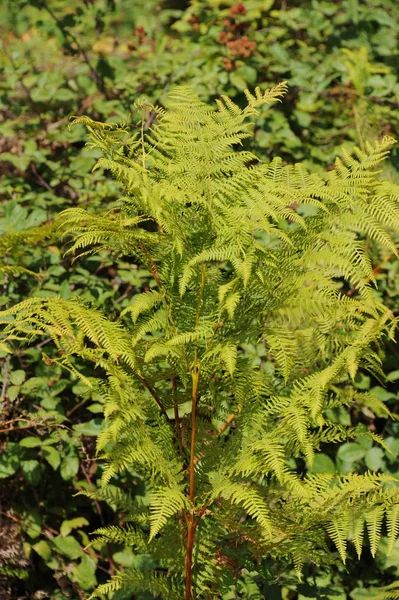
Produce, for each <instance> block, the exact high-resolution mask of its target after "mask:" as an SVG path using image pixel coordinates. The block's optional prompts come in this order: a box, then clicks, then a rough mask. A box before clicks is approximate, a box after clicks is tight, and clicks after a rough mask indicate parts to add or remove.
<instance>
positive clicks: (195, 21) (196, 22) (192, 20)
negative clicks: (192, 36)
mask: <svg viewBox="0 0 399 600" xmlns="http://www.w3.org/2000/svg"><path fill="white" fill-rule="evenodd" d="M188 22H189V23H190V24H191V27H192V28H193V29H196V30H197V29H199V26H200V22H199V20H198V17H196V16H195V15H191V17H190V18H189V19H188Z"/></svg>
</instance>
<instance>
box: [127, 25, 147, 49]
mask: <svg viewBox="0 0 399 600" xmlns="http://www.w3.org/2000/svg"><path fill="white" fill-rule="evenodd" d="M146 37H147V32H146V30H145V29H144V27H143V26H142V25H139V26H138V27H136V29H134V30H133V38H134V41H133V42H131V43H130V44H128V48H129V50H136V49H137V48H139V47H140V46H141V45H142V43H143V42H145V40H146Z"/></svg>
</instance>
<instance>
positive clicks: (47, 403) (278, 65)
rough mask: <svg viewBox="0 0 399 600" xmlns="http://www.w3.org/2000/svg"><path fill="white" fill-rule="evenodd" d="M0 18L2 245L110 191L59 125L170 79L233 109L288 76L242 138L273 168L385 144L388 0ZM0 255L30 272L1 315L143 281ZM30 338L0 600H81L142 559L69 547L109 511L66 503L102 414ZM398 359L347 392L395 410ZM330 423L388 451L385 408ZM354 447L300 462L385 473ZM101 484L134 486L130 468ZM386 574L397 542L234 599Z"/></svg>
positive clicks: (394, 78)
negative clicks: (31, 303) (251, 91)
mask: <svg viewBox="0 0 399 600" xmlns="http://www.w3.org/2000/svg"><path fill="white" fill-rule="evenodd" d="M0 23H1V38H2V40H3V43H2V50H1V54H0V90H1V92H0V115H1V116H0V174H1V181H0V194H1V208H0V232H2V233H4V232H7V233H15V240H18V239H19V238H18V236H19V235H20V234H21V232H22V231H25V230H27V229H31V228H35V227H37V226H45V225H46V224H48V223H50V222H51V220H52V219H53V216H54V215H55V214H56V213H57V212H59V210H60V209H62V208H66V207H68V206H76V205H79V206H84V207H86V208H90V207H93V209H94V208H95V207H96V206H98V205H99V204H100V203H101V202H103V201H104V199H106V200H107V202H108V204H110V203H112V200H113V199H115V200H116V199H117V197H118V193H119V190H118V187H117V184H115V183H114V182H112V181H111V180H109V179H107V178H105V177H104V175H103V173H102V172H101V171H96V172H95V173H94V174H92V173H91V169H92V167H93V165H94V162H95V160H96V158H97V157H98V155H97V154H96V152H95V151H89V150H82V148H83V145H84V142H85V139H86V134H85V132H84V130H83V128H81V127H79V126H77V127H74V128H73V129H71V130H69V129H68V121H69V117H70V116H71V115H82V114H87V115H89V116H90V117H92V118H93V119H97V120H111V121H121V120H126V119H129V118H130V117H129V115H130V113H131V112H132V110H133V102H134V101H136V100H137V99H138V97H143V98H145V97H146V98H149V99H150V100H152V101H157V102H159V103H162V102H163V100H164V98H165V95H166V93H167V91H168V90H169V89H170V87H171V86H172V85H174V84H176V83H189V84H190V85H191V86H192V87H193V89H194V91H196V92H197V93H198V94H199V95H200V97H201V98H202V99H204V100H211V99H213V98H214V97H215V96H218V95H220V94H223V93H227V94H228V95H229V96H230V97H231V98H232V99H233V100H234V101H235V102H237V103H240V102H241V101H242V100H243V98H244V96H243V90H244V89H245V88H246V87H250V88H253V87H254V86H255V85H261V86H262V87H270V86H272V85H274V84H275V83H276V82H277V81H281V80H287V81H288V85H289V93H288V95H287V96H286V97H285V99H284V101H283V103H282V104H281V106H279V107H277V108H275V109H274V110H273V111H268V110H267V109H264V110H263V109H262V111H261V114H260V117H259V118H258V120H257V122H256V124H255V127H254V131H253V136H252V138H251V139H250V140H249V141H248V145H249V146H252V147H256V148H257V153H258V154H261V155H263V158H264V159H266V160H269V158H270V159H271V158H272V157H273V155H275V154H279V155H280V156H282V157H283V158H284V159H285V160H287V162H291V163H292V162H295V161H299V160H301V161H305V163H306V164H307V165H309V166H312V168H313V169H315V168H316V169H320V170H324V169H329V168H331V165H332V163H333V160H334V158H335V156H336V154H337V153H339V148H340V147H341V146H345V147H351V146H353V144H354V143H356V144H357V145H359V146H360V147H362V146H363V145H364V143H365V141H367V140H368V139H375V138H380V137H381V136H382V135H385V134H387V133H389V134H391V135H394V136H398V128H399V123H398V121H399V117H398V115H399V111H398V108H399V103H398V97H399V82H398V70H397V65H398V64H399V63H398V54H399V49H398V39H399V5H398V4H397V2H395V1H394V0H363V1H362V0H342V1H341V0H337V1H335V2H334V1H317V0H314V1H313V2H310V1H308V0H306V1H299V0H298V1H295V0H293V1H291V0H289V1H286V2H280V1H279V0H277V1H274V2H273V0H248V1H245V2H243V3H237V2H230V1H226V2H223V3H222V2H218V1H217V0H203V1H202V0H200V1H192V2H191V3H183V2H172V1H171V0H170V1H165V2H162V1H159V0H149V1H147V2H144V1H141V0H139V1H136V2H134V3H133V2H124V1H123V0H86V1H85V2H77V1H75V0H69V1H68V2H67V1H66V0H48V1H46V0H43V1H40V0H31V1H21V0H9V2H7V1H5V2H2V3H1V5H0ZM134 117H135V115H134V114H133V115H132V116H131V118H132V120H133V121H134ZM148 125H150V123H148V124H147V126H148ZM398 169H399V154H398V150H397V149H396V150H395V149H394V151H393V153H392V156H391V164H390V167H389V169H388V171H387V172H386V173H385V174H384V175H385V177H388V178H390V179H392V180H393V181H398V179H399V175H398ZM24 236H25V239H26V234H24ZM31 236H32V239H34V230H32V233H31ZM9 250H10V249H9V247H8V246H7V244H6V243H2V240H1V238H0V252H1V254H2V259H3V261H4V264H6V265H8V266H12V265H13V264H14V263H15V264H16V263H18V264H19V265H23V266H25V267H26V269H28V270H29V271H32V272H33V273H34V274H36V277H35V276H32V275H31V274H28V273H27V274H26V275H22V276H21V277H18V278H13V277H11V276H10V275H9V274H3V275H0V277H2V279H1V280H0V286H1V287H0V289H2V292H1V295H0V303H1V306H2V307H7V306H10V305H12V304H14V303H15V302H17V301H18V300H20V299H22V298H25V297H26V296H27V295H36V296H46V297H51V296H58V295H60V296H61V297H62V298H65V299H67V298H70V297H72V296H81V297H82V298H85V299H86V300H88V301H89V302H91V303H92V304H93V305H95V306H97V307H104V308H106V309H107V311H108V312H112V311H114V313H115V314H118V313H120V311H121V310H123V308H124V307H125V306H126V305H127V304H128V303H129V301H130V299H131V298H132V297H133V295H134V294H135V293H136V292H137V291H143V290H146V289H149V288H151V286H153V283H154V282H153V281H152V279H151V275H150V273H148V272H147V271H146V270H145V269H143V268H142V266H141V265H140V264H132V263H124V262H120V261H118V262H115V261H113V259H112V257H110V256H109V255H107V254H99V255H97V256H93V257H90V258H89V259H88V260H86V262H85V268H82V266H81V265H79V264H73V263H72V262H71V259H70V258H69V257H64V256H63V255H62V253H60V250H59V248H58V247H56V246H55V245H53V244H52V240H51V238H49V239H48V243H46V244H43V243H40V244H36V245H33V246H28V245H27V244H26V242H25V243H21V244H20V245H17V247H16V249H15V248H14V249H13V252H12V253H10V251H9ZM369 250H370V254H371V257H372V260H373V266H374V270H375V274H376V276H377V280H378V284H379V287H378V291H377V292H376V293H377V294H378V295H379V296H380V297H381V299H382V300H383V301H384V302H385V303H386V304H387V305H388V306H390V307H391V308H392V309H393V311H394V312H395V313H397V311H398V307H399V302H398V295H399V283H398V281H399V280H398V278H397V270H398V263H397V261H393V260H391V257H390V256H389V255H385V254H381V250H379V249H378V250H377V249H376V248H373V247H370V249H369ZM346 293H348V294H349V295H350V294H351V293H352V292H351V290H350V289H348V290H346ZM45 342H46V341H44V342H41V343H40V344H35V345H32V346H31V347H30V348H29V349H28V350H24V351H23V352H22V351H21V352H20V353H18V354H16V355H14V356H13V357H12V358H11V359H10V358H9V357H8V356H7V355H6V353H5V352H2V353H1V354H0V360H1V361H2V384H1V387H0V404H1V415H0V433H1V440H2V441H1V455H0V477H2V478H3V479H2V482H1V488H0V503H1V512H0V528H1V538H0V596H1V597H2V598H3V597H4V598H5V599H22V598H29V599H31V598H32V599H41V598H51V599H54V600H58V599H65V598H73V599H75V598H86V597H87V593H88V591H90V590H92V589H93V588H94V586H95V585H96V583H100V582H101V581H103V580H104V579H106V577H107V575H106V573H108V574H112V572H113V570H114V569H115V566H120V565H122V566H124V565H126V566H128V565H137V566H140V567H141V568H142V569H143V570H145V569H146V568H147V567H148V560H147V559H146V557H145V556H135V555H134V554H133V553H132V552H131V550H129V548H125V547H123V546H117V545H115V546H109V547H104V546H101V545H100V544H98V545H94V546H91V548H90V549H87V550H85V546H86V544H87V543H88V540H89V538H88V534H89V533H90V531H92V530H93V529H95V528H96V527H99V526H101V525H102V524H103V523H105V522H106V523H108V524H112V522H113V521H115V522H117V521H118V508H117V507H116V506H115V505H113V504H112V502H110V503H106V502H101V503H99V502H94V503H93V502H91V501H90V500H89V499H87V498H85V497H83V496H74V494H75V493H76V492H78V491H79V490H80V489H86V490H90V489H93V488H94V487H96V486H97V480H98V478H99V476H100V475H101V469H102V467H101V464H99V463H97V461H96V460H94V442H95V436H96V434H97V433H98V432H99V431H100V429H101V426H102V419H101V418H100V416H99V415H102V406H101V403H100V402H99V399H98V398H96V397H95V396H92V395H91V393H90V391H89V390H88V389H87V388H85V386H84V385H83V384H82V383H77V380H76V379H74V377H73V376H72V375H71V376H68V375H67V374H65V372H62V371H61V369H60V370H59V371H57V369H55V368H54V365H52V366H51V367H50V366H49V365H48V364H47V363H46V359H45V357H46V352H48V353H49V354H50V355H51V350H48V349H47V345H46V343H45ZM246 350H247V353H248V355H249V356H251V357H252V359H253V361H254V362H255V363H256V364H261V363H266V362H267V360H268V358H267V355H266V351H265V348H264V347H263V346H262V345H259V346H257V347H255V346H253V347H252V346H251V347H248V348H247V349H246ZM398 356H399V353H398V350H397V349H396V347H395V345H393V344H388V343H387V344H386V346H385V349H384V353H383V356H382V358H383V359H384V366H385V371H386V373H387V381H386V382H383V381H376V380H373V379H371V378H370V377H369V376H368V375H367V374H362V375H360V376H359V377H358V379H357V387H358V388H359V389H361V390H369V391H370V393H371V394H372V395H374V396H376V397H377V398H379V399H381V400H383V401H384V402H386V403H387V406H388V407H389V408H390V410H391V411H393V412H396V411H397V409H398V406H399V405H398V391H399V390H398V386H397V381H398V380H399V363H398ZM88 374H89V375H90V373H88ZM383 386H386V387H385V389H384V387H383ZM335 418H336V420H337V421H339V422H341V423H344V424H349V423H351V424H353V425H356V424H358V423H363V425H364V427H367V428H368V429H369V430H370V431H373V432H377V433H379V434H382V435H383V436H384V437H385V440H386V443H387V445H388V446H389V448H390V449H391V451H392V453H393V455H394V457H395V456H397V455H398V454H399V426H398V424H397V423H394V422H391V421H387V420H386V419H385V418H384V415H383V414H378V413H375V412H373V411H372V410H371V409H369V408H366V407H362V408H359V409H357V408H356V406H354V407H353V408H351V411H350V412H347V411H344V410H342V411H338V412H337V414H336V415H335ZM370 446H371V444H369V443H368V441H364V442H362V444H360V443H349V442H348V443H344V444H342V445H341V446H340V448H339V450H338V452H337V453H336V452H335V448H334V452H333V451H332V449H331V448H329V447H326V448H324V451H323V453H322V454H319V455H318V457H317V460H316V462H315V464H314V466H313V469H314V470H319V471H325V470H330V471H337V472H341V473H345V472H348V471H349V470H350V469H352V468H354V467H356V468H357V469H358V470H359V471H363V470H365V469H366V468H368V469H370V470H372V471H378V470H381V471H387V472H390V473H397V472H398V471H399V468H398V463H397V461H396V460H395V458H394V457H393V456H392V455H390V454H388V453H386V452H384V450H382V449H379V448H378V449H377V448H372V449H371V448H370ZM113 484H114V485H115V486H116V487H120V488H122V489H124V490H129V491H130V492H132V493H133V494H143V493H144V490H143V487H142V485H141V482H140V480H139V478H137V477H135V476H134V474H132V473H126V474H125V475H123V476H120V477H117V478H115V479H114V481H113ZM384 543H385V544H386V541H385V540H384V538H383V540H382V542H381V544H382V546H383V545H384ZM398 570H399V546H398V547H397V548H396V549H395V550H394V552H393V553H392V555H391V556H390V557H389V559H386V558H384V555H383V554H380V556H379V558H378V559H377V561H376V562H374V561H372V559H371V555H370V554H369V553H367V552H366V553H364V555H363V558H362V561H361V562H360V563H356V562H350V563H349V565H348V567H347V568H344V567H342V566H338V564H337V566H336V567H335V568H334V569H333V571H332V572H330V571H329V572H328V573H327V572H326V573H325V574H323V573H321V574H320V573H319V574H317V576H316V575H314V574H313V573H312V572H308V573H307V577H306V579H305V581H304V583H303V584H301V585H298V583H297V582H296V580H295V577H294V575H293V574H290V573H285V574H284V576H282V579H281V580H279V581H276V582H274V583H270V582H268V583H265V582H263V581H260V580H258V579H257V578H256V576H255V575H253V576H252V575H251V573H249V574H248V585H247V586H246V589H243V590H242V591H241V592H240V593H241V594H242V595H241V596H240V597H243V598H251V599H256V598H261V597H263V596H262V594H263V595H266V597H267V598H268V599H269V598H270V599H271V600H279V599H280V598H281V599H284V600H285V599H293V598H302V597H319V598H337V600H340V599H341V598H342V599H343V598H352V599H353V600H360V599H361V598H371V597H373V594H374V592H373V587H375V586H381V585H384V584H389V583H391V582H392V581H394V580H396V579H398V576H399V573H398ZM110 597H111V596H110ZM112 597H113V598H115V599H117V600H121V599H122V598H127V597H126V596H122V595H121V594H119V595H118V594H114V596H112ZM130 597H132V598H133V596H130ZM147 597H148V596H145V595H144V594H143V595H141V596H138V595H135V596H134V598H140V600H141V599H143V600H144V599H145V598H147ZM231 597H232V598H233V596H231ZM226 599H227V596H226Z"/></svg>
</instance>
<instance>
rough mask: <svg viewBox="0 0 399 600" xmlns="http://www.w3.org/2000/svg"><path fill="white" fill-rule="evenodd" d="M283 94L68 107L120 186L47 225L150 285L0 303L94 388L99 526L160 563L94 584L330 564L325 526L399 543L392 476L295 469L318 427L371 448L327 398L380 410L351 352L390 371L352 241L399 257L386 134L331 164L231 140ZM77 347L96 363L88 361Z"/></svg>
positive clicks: (217, 587) (187, 582)
mask: <svg viewBox="0 0 399 600" xmlns="http://www.w3.org/2000/svg"><path fill="white" fill-rule="evenodd" d="M285 89H286V86H285V84H284V83H282V84H280V85H278V86H277V87H276V88H274V89H272V90H268V91H266V92H265V93H261V91H260V90H259V89H257V90H256V91H255V94H254V95H253V94H251V93H250V92H248V91H247V92H246V97H247V105H246V107H245V108H244V109H241V108H239V107H238V106H236V105H235V104H234V103H232V102H231V101H230V100H229V99H228V98H227V97H222V98H221V99H220V100H218V101H217V103H216V107H210V106H208V105H206V104H204V103H202V102H200V101H199V100H198V98H197V97H196V96H195V95H194V94H193V93H192V91H191V90H190V89H189V88H186V87H180V88H177V89H175V90H174V91H173V92H172V93H170V95H169V100H168V103H167V105H166V108H165V109H164V108H159V107H154V106H147V105H143V106H142V113H143V116H142V121H141V124H139V125H138V126H137V127H129V126H128V125H126V124H124V125H117V124H103V123H98V122H95V121H92V120H91V119H89V118H87V117H80V118H78V119H76V122H78V123H84V124H85V125H86V126H87V129H88V132H89V138H90V144H91V146H93V147H95V148H98V149H100V150H101V152H102V154H103V157H102V158H101V159H100V160H99V161H98V164H97V166H98V167H102V168H104V169H107V170H109V171H111V173H112V174H113V175H114V177H115V178H116V179H117V180H118V181H120V182H121V183H122V184H123V185H124V187H125V189H126V196H125V197H123V198H121V200H120V202H119V205H118V206H117V207H113V208H112V210H109V211H106V210H105V211H104V212H103V213H101V214H93V213H90V212H86V211H85V210H83V209H82V208H72V209H68V210H66V211H64V212H63V213H61V215H60V216H59V218H58V222H57V223H58V232H59V234H60V235H62V236H64V237H66V238H67V239H69V240H71V244H70V247H69V250H68V252H70V253H72V254H73V255H74V256H75V257H83V256H85V255H87V254H89V253H93V252H97V251H99V250H100V249H107V250H108V251H109V252H110V253H112V254H113V255H115V256H121V255H123V256H129V257H132V258H134V260H136V261H140V263H141V264H143V265H145V266H146V267H147V268H148V269H149V270H150V272H151V273H152V275H153V277H154V280H155V282H156V286H155V287H154V289H152V290H151V291H148V292H145V293H142V294H139V295H137V296H135V297H134V298H133V301H132V302H131V304H130V305H129V306H128V307H127V308H126V309H125V310H124V311H123V313H122V314H121V315H119V316H118V317H117V318H115V317H112V315H109V316H107V315H105V314H103V313H102V312H100V311H99V310H97V309H96V308H94V307H91V306H87V305H85V304H83V303H82V302H80V301H79V300H62V299H60V298H56V299H54V298H28V299H26V300H25V301H23V302H21V303H19V304H18V305H16V306H14V307H12V308H10V309H8V310H5V311H3V312H2V313H1V322H2V323H3V328H2V338H3V342H4V343H5V344H8V345H9V347H10V348H11V347H12V346H13V345H15V344H21V343H26V341H31V340H32V339H34V338H35V337H36V336H41V335H46V336H50V337H51V338H52V339H53V341H54V343H55V344H56V346H57V348H58V350H59V356H58V358H54V359H51V360H53V361H55V362H57V363H59V364H61V365H62V366H63V367H64V368H66V369H68V370H70V371H71V372H72V373H74V374H75V375H76V376H77V377H79V378H80V379H82V380H83V381H85V383H86V384H87V385H89V386H91V387H94V388H95V389H96V390H97V392H98V394H99V395H101V396H102V398H103V401H104V412H105V416H106V418H107V425H106V428H105V429H104V430H103V431H102V433H101V434H100V436H99V438H98V445H97V448H98V453H99V455H100V456H102V457H104V458H105V460H106V465H105V467H104V474H103V488H102V492H101V493H100V495H99V496H98V498H99V499H110V498H112V501H113V502H114V504H115V505H118V506H119V507H120V508H121V509H122V510H123V512H124V524H123V525H121V526H110V527H104V528H101V529H99V530H97V531H96V536H97V538H96V539H98V540H103V541H105V542H110V543H124V544H129V545H131V546H132V547H133V548H134V550H135V551H136V552H138V553H145V554H150V555H151V556H152V557H153V559H154V565H155V566H154V568H153V570H152V571H151V572H141V571H139V570H137V569H126V570H124V571H121V572H118V573H117V574H115V576H114V577H112V579H111V580H110V581H109V582H108V583H105V584H103V585H100V586H99V588H98V589H97V590H96V591H95V592H94V593H93V595H92V597H98V596H101V595H102V594H107V593H113V592H114V591H115V590H118V589H122V588H128V589H129V590H130V591H131V592H132V593H134V592H136V591H147V592H149V593H150V594H152V596H153V597H155V598H162V599H163V600H167V599H170V600H172V599H173V600H174V599H175V600H181V598H183V597H184V598H185V600H190V599H193V598H203V599H205V598H209V599H211V598H212V599H214V598H221V597H222V595H223V594H224V593H225V592H226V591H227V590H229V589H230V588H231V586H234V585H236V584H237V582H238V581H240V580H242V579H243V578H245V576H246V573H247V572H248V571H247V569H248V568H249V569H252V568H253V565H254V562H255V564H256V565H257V570H258V571H259V572H260V573H262V572H263V573H266V567H265V565H266V561H267V560H268V561H270V560H271V561H272V562H273V563H274V564H280V565H286V564H288V563H289V562H290V563H292V564H294V566H295V568H296V571H297V573H298V576H299V577H300V574H301V571H302V567H303V565H304V564H305V563H309V562H311V563H314V564H315V565H318V564H320V563H323V564H325V563H326V562H327V561H333V560H335V552H334V551H333V550H332V545H331V542H330V541H329V540H332V541H333V543H334V544H335V546H336V548H337V550H338V552H339V555H340V557H341V559H342V561H344V562H345V560H346V554H347V543H348V540H350V542H351V543H352V544H353V545H354V547H355V549H356V552H357V554H358V555H359V556H360V554H361V552H362V546H363V539H364V533H365V531H367V532H368V538H369V544H370V549H371V552H372V554H373V555H375V553H376V551H377V547H378V543H379V538H380V535H381V532H382V527H386V528H387V533H388V537H389V541H390V547H391V548H392V547H393V544H394V543H395V541H396V537H397V534H398V531H399V490H398V487H397V480H396V479H395V478H394V477H391V476H389V475H387V474H384V475H380V474H371V473H364V474H358V473H351V474H348V475H345V476H338V475H334V474H331V473H329V474H306V466H310V465H311V464H312V461H313V460H314V456H315V453H316V452H317V450H318V449H319V448H320V447H321V445H322V444H324V443H334V442H340V441H343V440H347V439H349V438H358V437H360V436H368V437H371V438H373V440H374V441H375V442H376V443H380V444H383V440H382V439H380V438H379V437H378V436H377V435H375V434H372V433H371V432H367V431H365V430H364V429H362V428H358V427H343V426H342V425H338V424H337V423H336V422H334V421H333V419H332V417H331V414H332V411H331V409H332V408H334V407H339V406H349V405H350V404H351V403H354V402H356V403H358V404H363V405H366V406H373V404H374V405H375V404H376V403H378V402H379V404H380V406H379V408H380V409H384V410H385V411H386V412H388V411H387V409H386V408H385V406H384V405H383V404H382V402H380V401H378V400H377V399H375V398H373V397H372V396H370V395H368V394H364V393H363V394H362V393H360V392H358V391H355V389H354V388H353V387H352V386H351V384H350V383H351V380H353V379H354V377H355V375H356V373H357V371H358V369H359V367H362V368H363V369H367V370H370V371H372V372H373V373H375V374H377V376H381V375H382V373H381V368H380V358H379V355H378V344H379V341H380V340H381V338H382V337H383V336H387V335H388V336H390V337H391V338H392V337H393V335H394V331H395V328H396V324H397V319H395V318H394V316H393V314H392V313H391V312H390V311H389V310H388V309H386V308H385V307H384V306H383V305H381V304H380V303H379V302H378V300H376V297H375V295H374V294H373V288H372V285H373V282H374V277H373V270H372V266H371V264H370V260H369V258H368V256H367V253H366V251H365V244H366V242H367V239H373V240H375V241H377V242H378V243H379V244H382V245H384V246H386V247H387V248H389V249H390V251H391V252H393V253H396V248H395V245H394V244H393V241H392V239H391V234H392V233H393V232H397V231H399V207H398V200H399V187H398V186H396V185H394V184H392V183H389V182H386V181H382V180H380V179H378V167H379V165H380V163H381V162H382V161H383V159H384V158H385V156H386V155H387V153H388V151H389V148H390V147H391V146H392V144H393V143H394V140H393V139H391V138H384V139H383V140H382V141H380V142H376V143H375V144H374V145H371V144H369V143H366V144H365V148H364V149H362V150H360V149H355V150H354V153H353V155H349V154H348V153H344V156H343V159H337V160H336V163H335V169H334V170H333V171H331V172H329V173H327V174H326V175H325V176H324V177H321V176H319V175H314V174H310V173H308V172H307V171H306V170H305V168H304V167H303V166H301V165H295V166H289V165H288V166H284V165H283V164H282V161H281V160H280V159H278V158H275V159H274V160H273V161H272V162H271V163H270V164H262V163H260V162H259V161H258V159H257V157H256V156H255V155H254V154H252V153H250V152H247V151H245V150H242V149H238V150H237V146H238V147H239V146H241V145H242V143H243V140H244V139H245V138H246V137H248V136H249V135H250V127H251V118H252V117H253V116H254V115H256V113H257V109H258V107H260V106H261V105H263V104H265V103H272V102H274V101H276V100H278V99H279V98H280V97H281V96H282V94H283V93H284V91H285ZM150 121H151V122H152V125H151V127H149V128H148V127H146V124H147V123H148V122H150ZM348 286H349V288H351V293H350V294H346V293H345V292H346V290H348ZM254 343H262V344H263V345H264V346H265V349H266V352H267V358H268V360H267V362H265V363H263V364H262V368H258V367H253V366H252V364H251V361H250V359H249V358H248V355H247V354H246V353H245V351H244V349H245V347H246V345H247V344H254ZM47 360H50V359H47ZM87 361H90V362H92V363H93V364H94V365H96V368H97V373H98V374H99V376H98V378H96V379H95V378H87V377H85V376H84V374H83V368H82V367H83V365H84V363H85V362H87ZM123 469H130V470H132V471H134V472H135V473H138V474H139V475H140V477H141V478H142V479H143V480H144V481H145V484H146V486H147V489H148V490H150V492H151V494H150V501H149V504H148V505H147V504H145V503H143V502H140V497H136V498H131V497H129V496H128V495H127V494H124V493H123V492H122V491H118V493H115V491H113V490H114V488H113V487H112V486H109V483H110V481H111V480H112V477H113V476H114V474H116V473H117V472H118V471H121V470H123ZM384 523H385V524H384ZM265 577H266V575H265Z"/></svg>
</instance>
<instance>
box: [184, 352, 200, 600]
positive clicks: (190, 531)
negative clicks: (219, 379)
mask: <svg viewBox="0 0 399 600" xmlns="http://www.w3.org/2000/svg"><path fill="white" fill-rule="evenodd" d="M198 375H199V372H198V365H197V350H195V351H194V372H193V395H192V399H193V406H192V410H191V448H190V469H189V478H190V488H189V490H190V491H189V497H190V502H191V504H193V503H194V497H195V472H194V470H195V438H196V429H197V424H196V408H197V390H198ZM194 530H195V522H194V507H193V506H192V507H191V510H190V516H189V519H188V528H187V552H186V595H185V600H191V590H192V574H193V549H194Z"/></svg>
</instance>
